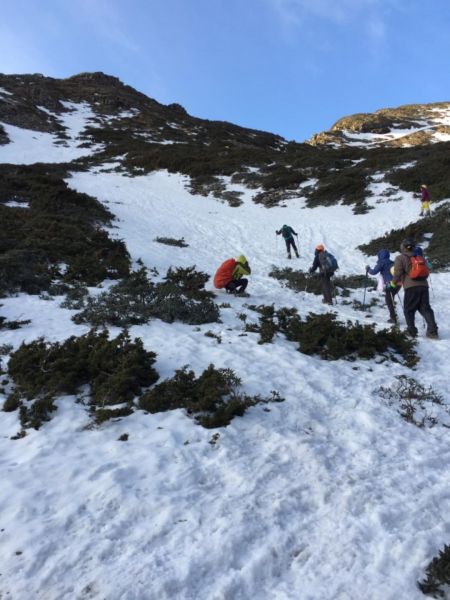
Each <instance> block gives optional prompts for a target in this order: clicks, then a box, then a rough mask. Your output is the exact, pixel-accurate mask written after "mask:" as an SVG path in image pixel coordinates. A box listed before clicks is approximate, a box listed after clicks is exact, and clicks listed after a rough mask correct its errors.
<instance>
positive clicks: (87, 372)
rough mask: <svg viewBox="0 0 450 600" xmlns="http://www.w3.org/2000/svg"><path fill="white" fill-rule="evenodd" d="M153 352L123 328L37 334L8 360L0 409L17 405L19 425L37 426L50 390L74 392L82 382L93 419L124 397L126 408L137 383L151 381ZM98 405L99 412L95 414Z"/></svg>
mask: <svg viewBox="0 0 450 600" xmlns="http://www.w3.org/2000/svg"><path fill="white" fill-rule="evenodd" d="M155 357H156V355H155V354H154V353H153V352H148V351H146V350H145V349H144V347H143V344H142V341H141V340H140V339H139V338H136V339H135V340H134V341H132V340H131V338H130V337H129V335H128V332H126V331H125V332H123V333H121V334H120V335H119V336H117V337H116V338H113V339H111V340H110V339H108V333H107V332H106V331H103V332H100V333H98V332H97V331H95V330H91V331H90V332H89V333H87V334H85V335H83V336H81V337H74V336H72V337H70V338H68V339H67V340H66V341H65V342H63V343H59V342H54V343H49V342H45V341H44V340H43V339H42V338H41V339H38V340H35V341H33V342H31V343H30V344H22V345H21V346H20V348H19V349H18V350H16V352H14V353H13V354H12V355H11V357H10V360H9V363H8V374H9V376H10V377H11V379H12V380H13V384H14V389H13V392H12V393H11V394H10V396H9V397H8V398H7V400H6V402H5V405H4V407H3V409H4V410H14V409H15V407H19V409H20V419H21V422H22V425H23V427H34V428H35V429H39V427H40V426H41V424H42V423H43V422H44V421H47V420H49V418H50V413H51V412H52V411H54V410H55V406H54V404H53V400H54V399H55V397H56V396H60V395H64V394H80V393H81V392H83V391H84V390H85V388H86V386H88V390H89V396H90V406H91V409H92V412H93V413H94V421H102V420H105V418H110V417H112V416H118V413H117V409H116V410H115V411H114V410H110V412H109V413H108V412H107V411H108V410H109V409H105V408H104V407H105V406H110V405H117V404H124V403H126V404H127V406H128V408H129V407H130V406H131V402H132V400H133V399H134V398H135V396H137V395H138V394H140V393H141V390H142V388H143V387H148V386H150V385H152V384H153V383H155V382H156V381H157V379H158V374H157V372H156V371H155V369H154V368H153V366H152V365H153V363H154V362H155ZM98 409H101V410H103V412H100V413H99V415H98V417H97V415H96V411H97V410H98ZM123 410H124V409H123V408H122V407H121V408H120V409H119V411H123ZM105 411H106V412H105ZM130 412H131V410H129V411H128V412H126V414H130ZM107 415H109V417H108V416H107ZM120 416H122V415H120Z"/></svg>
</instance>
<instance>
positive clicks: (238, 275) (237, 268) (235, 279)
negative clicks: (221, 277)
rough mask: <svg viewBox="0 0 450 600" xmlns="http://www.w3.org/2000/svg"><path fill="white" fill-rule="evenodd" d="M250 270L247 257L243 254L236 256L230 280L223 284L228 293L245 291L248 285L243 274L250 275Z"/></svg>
mask: <svg viewBox="0 0 450 600" xmlns="http://www.w3.org/2000/svg"><path fill="white" fill-rule="evenodd" d="M251 272H252V270H251V269H250V266H249V264H248V262H247V259H246V258H245V256H244V255H243V254H241V255H240V256H238V257H237V258H236V264H235V265H234V269H233V273H232V277H231V281H229V282H228V283H227V285H226V286H225V289H226V291H227V292H228V293H229V294H236V295H241V294H244V293H245V290H246V288H247V285H248V279H246V278H245V277H244V275H250V273H251Z"/></svg>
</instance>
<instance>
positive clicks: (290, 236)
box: [275, 225, 300, 258]
mask: <svg viewBox="0 0 450 600" xmlns="http://www.w3.org/2000/svg"><path fill="white" fill-rule="evenodd" d="M275 233H276V234H277V235H280V233H281V235H282V236H283V238H284V241H285V242H286V250H287V257H288V258H291V246H292V248H293V250H294V252H295V256H296V257H297V258H300V257H299V254H298V250H297V246H296V245H295V240H294V235H296V236H297V238H298V234H297V233H296V232H295V231H294V230H293V229H292V227H289V225H283V227H282V228H281V229H279V230H278V231H276V232H275Z"/></svg>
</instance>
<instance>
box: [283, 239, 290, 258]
mask: <svg viewBox="0 0 450 600" xmlns="http://www.w3.org/2000/svg"><path fill="white" fill-rule="evenodd" d="M284 241H285V242H286V252H287V253H288V256H290V255H291V240H284Z"/></svg>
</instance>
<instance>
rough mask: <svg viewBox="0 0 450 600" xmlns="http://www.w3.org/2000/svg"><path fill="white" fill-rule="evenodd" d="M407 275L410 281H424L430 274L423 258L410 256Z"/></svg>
mask: <svg viewBox="0 0 450 600" xmlns="http://www.w3.org/2000/svg"><path fill="white" fill-rule="evenodd" d="M410 265H411V266H410V268H409V272H408V275H409V277H410V278H411V279H426V278H427V277H428V275H429V274H430V269H429V268H428V266H427V262H426V260H425V259H424V257H423V256H411V258H410Z"/></svg>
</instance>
